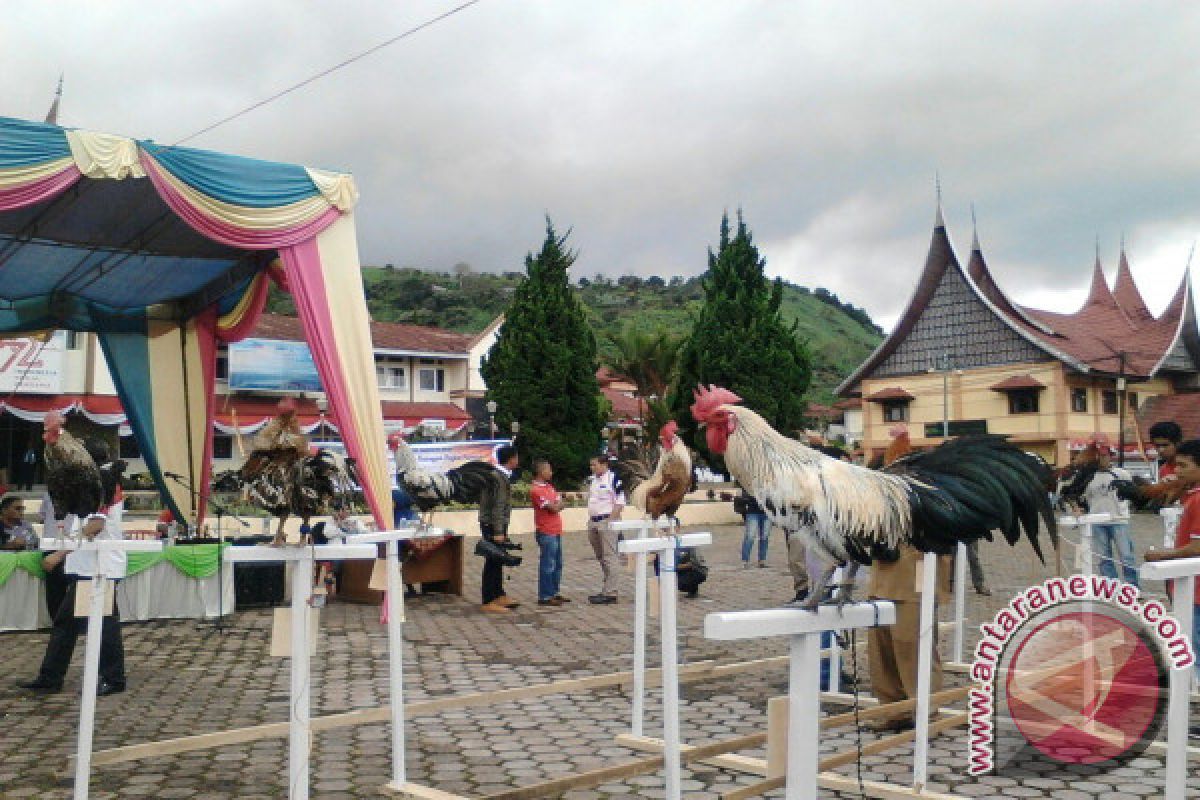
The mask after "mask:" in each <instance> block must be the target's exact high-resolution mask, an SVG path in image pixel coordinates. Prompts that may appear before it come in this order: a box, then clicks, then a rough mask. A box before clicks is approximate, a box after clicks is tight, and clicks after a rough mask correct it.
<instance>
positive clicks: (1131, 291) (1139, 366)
mask: <svg viewBox="0 0 1200 800" xmlns="http://www.w3.org/2000/svg"><path fill="white" fill-rule="evenodd" d="M951 271H956V272H957V276H954V275H952V274H951ZM956 277H961V279H962V280H963V281H964V282H965V283H966V284H967V285H968V286H969V288H970V290H971V291H970V292H969V293H968V294H967V298H968V302H974V300H975V299H977V300H979V301H981V302H982V303H983V305H984V306H986V307H987V310H988V312H990V314H991V315H992V316H993V317H994V318H995V319H996V320H998V321H999V322H1000V323H1002V325H1003V327H1004V328H1007V329H1008V330H1010V331H1012V332H1013V333H1015V334H1017V335H1018V336H1019V337H1021V339H1023V340H1024V341H1025V342H1028V343H1029V345H1032V346H1033V348H1034V350H1032V351H1031V352H1034V353H1038V352H1040V353H1042V354H1044V355H1042V357H1043V358H1045V357H1047V356H1049V357H1050V358H1053V359H1055V360H1058V361H1060V362H1062V363H1064V364H1066V365H1067V366H1068V367H1070V368H1071V369H1073V370H1075V371H1077V372H1081V373H1099V374H1107V375H1116V374H1118V373H1119V372H1121V370H1122V365H1121V360H1122V359H1121V353H1124V354H1125V356H1124V374H1125V375H1127V376H1128V377H1130V378H1132V379H1139V378H1140V379H1146V378H1150V377H1153V376H1155V375H1158V374H1159V373H1160V372H1164V371H1165V372H1189V373H1195V372H1200V332H1198V331H1197V327H1196V315H1195V309H1194V306H1193V301H1192V291H1191V281H1190V273H1189V272H1187V271H1185V274H1184V276H1183V278H1182V279H1181V281H1180V284H1179V288H1178V289H1177V290H1176V292H1175V296H1174V298H1173V299H1172V300H1171V302H1170V304H1168V306H1167V308H1166V309H1165V310H1164V311H1163V313H1162V314H1161V315H1160V316H1158V317H1157V318H1156V317H1154V315H1153V314H1152V313H1151V312H1150V311H1149V309H1148V308H1147V307H1146V304H1145V301H1144V300H1143V299H1142V296H1141V293H1140V292H1139V291H1138V288H1137V285H1136V284H1135V282H1134V280H1133V274H1132V272H1131V270H1130V269H1129V260H1128V257H1127V255H1126V252H1125V247H1124V243H1123V242H1122V247H1121V258H1120V265H1119V267H1118V270H1117V279H1116V283H1115V285H1114V287H1113V288H1112V289H1110V288H1109V285H1108V281H1107V280H1106V279H1105V276H1104V269H1103V267H1102V265H1101V263H1100V259H1099V256H1097V258H1096V262H1095V264H1094V265H1093V267H1092V282H1091V286H1090V289H1089V291H1088V296H1087V299H1086V300H1085V301H1084V303H1083V306H1082V307H1080V308H1079V309H1078V310H1077V311H1075V312H1074V313H1066V314H1064V313H1058V312H1052V311H1043V310H1040V309H1033V308H1026V307H1024V306H1020V305H1018V304H1016V303H1014V302H1012V300H1010V299H1009V298H1008V296H1007V295H1006V294H1005V293H1004V292H1003V291H1002V290H1001V289H1000V287H999V285H998V284H997V283H996V280H995V279H994V278H993V276H992V274H991V270H990V269H989V268H988V265H987V262H986V260H985V259H984V257H983V252H982V248H981V247H980V245H979V237H978V234H976V235H975V236H974V237H973V241H972V243H971V258H970V261H969V262H968V265H967V268H966V269H965V270H964V269H963V268H962V267H961V266H960V265H959V263H958V260H957V258H956V257H955V255H954V250H953V246H952V245H951V243H950V239H949V237H948V235H947V233H946V227H945V222H944V221H943V218H942V212H941V207H940V205H939V207H938V211H937V216H936V218H935V222H934V230H933V236H932V239H931V241H930V244H929V253H928V255H927V256H926V260H925V267H924V269H923V270H922V272H921V276H920V278H919V279H918V280H917V287H916V290H915V291H914V293H913V296H912V298H911V299H910V300H909V303H908V306H907V307H906V308H905V310H904V312H903V313H902V314H901V316H900V319H899V320H898V321H897V323H896V326H895V328H894V329H893V331H892V332H891V334H889V335H888V337H887V338H886V339H884V341H883V342H882V343H881V344H880V345H879V347H877V348H876V349H875V352H873V353H872V354H871V355H870V356H869V357H868V358H867V360H866V361H864V362H863V363H862V364H861V365H860V366H859V367H858V369H856V370H855V371H854V372H853V373H852V374H851V375H850V376H849V377H848V378H846V380H845V381H843V382H842V384H841V385H840V386H839V387H838V388H837V393H838V394H839V395H842V396H848V395H852V394H857V393H858V392H859V391H860V384H861V382H862V381H863V380H865V379H867V378H869V377H871V376H872V375H874V374H875V373H876V372H877V371H878V370H879V368H880V367H881V365H884V364H885V362H887V361H888V359H889V358H890V357H891V356H892V355H893V354H895V353H896V351H897V350H898V349H899V348H900V346H901V345H902V344H903V343H904V342H905V340H907V339H908V338H909V337H910V336H911V335H912V334H913V331H914V329H916V328H917V326H918V323H919V322H920V321H921V319H922V316H923V315H924V314H925V313H926V311H927V309H928V308H929V306H930V301H931V300H932V299H933V297H934V295H935V293H936V292H937V291H938V289H939V286H941V285H942V284H943V282H944V281H946V280H948V279H954V278H956ZM972 298H973V299H972ZM992 324H993V325H994V324H996V323H992ZM997 330H1002V328H997ZM1014 341H1015V340H1014ZM1022 346H1024V345H1022ZM1034 360H1036V359H1034ZM922 371H923V370H922ZM884 372H885V374H891V375H895V374H897V372H896V371H895V370H894V368H893V370H892V371H891V372H890V373H887V371H886V370H885V371H884ZM867 399H869V400H870V399H874V396H873V397H871V398H867Z"/></svg>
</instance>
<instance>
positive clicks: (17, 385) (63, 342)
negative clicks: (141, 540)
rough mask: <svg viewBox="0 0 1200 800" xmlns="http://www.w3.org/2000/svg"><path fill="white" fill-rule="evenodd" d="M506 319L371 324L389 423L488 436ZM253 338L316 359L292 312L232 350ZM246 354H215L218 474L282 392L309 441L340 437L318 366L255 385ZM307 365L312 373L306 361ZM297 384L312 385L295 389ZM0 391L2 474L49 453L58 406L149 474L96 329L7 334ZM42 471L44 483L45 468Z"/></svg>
mask: <svg viewBox="0 0 1200 800" xmlns="http://www.w3.org/2000/svg"><path fill="white" fill-rule="evenodd" d="M502 320H503V318H500V319H497V320H496V321H495V322H493V323H492V325H490V326H489V327H488V328H487V329H485V330H484V331H483V332H481V333H480V334H478V335H469V334H459V333H453V332H451V331H446V330H442V329H439V328H428V327H423V326H417V325H402V324H398V323H386V322H372V323H371V337H372V341H373V343H374V346H375V374H374V375H373V376H369V379H373V380H375V381H376V382H377V384H378V386H379V394H380V400H381V409H380V411H381V413H382V415H383V419H384V427H385V429H386V430H388V431H394V430H403V431H404V432H406V433H407V434H409V435H410V436H412V435H415V436H417V437H420V438H426V439H463V438H469V437H485V436H486V435H487V434H488V432H489V431H488V426H487V412H486V410H485V409H484V394H485V391H486V387H485V386H484V383H483V378H482V376H481V375H480V372H479V368H480V364H481V362H482V359H483V358H484V357H485V356H486V354H487V352H488V350H490V349H491V346H492V344H494V343H495V338H496V334H497V332H498V330H499V326H500V324H501V323H502ZM255 343H258V344H262V345H264V346H267V345H270V346H274V347H275V349H276V350H284V351H286V350H288V349H289V347H290V349H292V350H294V351H296V353H298V355H297V357H296V360H297V361H299V362H303V361H304V359H305V358H308V360H309V362H311V356H307V348H306V346H304V344H303V343H304V331H303V328H302V326H301V324H300V321H299V320H298V319H296V318H294V317H285V316H280V315H276V314H263V315H262V318H261V319H260V320H259V323H258V325H257V326H256V328H255V330H254V332H253V333H252V334H251V335H250V337H248V339H247V340H246V342H245V343H238V344H234V345H232V348H234V350H235V351H236V349H237V348H239V347H243V346H246V347H248V346H251V345H254V344H255ZM239 358H241V360H242V361H241V363H240V362H239ZM245 358H246V356H245V355H244V354H242V355H240V356H239V354H238V353H237V352H232V353H231V350H230V348H229V347H226V346H221V347H220V348H219V349H218V352H217V363H216V383H215V387H214V393H215V396H216V408H215V415H214V421H213V424H214V432H213V462H214V464H213V466H214V470H215V471H220V470H224V469H230V468H234V467H237V466H239V465H240V464H241V462H242V461H243V460H244V457H245V454H246V453H247V452H248V451H249V448H250V447H251V446H252V443H251V439H252V437H253V434H254V433H255V432H257V431H258V430H259V429H260V428H261V427H262V426H263V425H264V424H266V422H267V421H268V420H269V419H270V418H271V417H272V416H273V415H274V414H275V404H276V403H277V402H278V400H279V398H280V397H282V396H284V395H289V396H291V397H293V398H295V399H296V400H297V406H298V408H297V413H298V416H299V419H300V423H301V425H302V427H303V429H304V430H305V432H306V433H308V435H309V436H310V438H311V439H313V440H314V441H335V440H338V438H339V437H338V433H337V428H336V426H335V425H334V424H333V421H332V419H330V418H329V417H328V416H327V414H328V407H327V405H326V402H325V396H324V393H323V392H321V391H320V387H319V383H317V384H314V383H311V380H312V379H314V378H315V369H313V370H312V372H311V375H307V376H305V375H302V376H300V377H301V378H302V379H301V380H298V381H295V382H292V381H291V379H290V378H291V377H295V376H290V377H289V378H288V379H287V380H278V379H276V378H275V377H274V376H267V377H266V378H265V379H261V378H263V375H256V376H255V377H256V378H260V380H258V381H251V382H248V383H247V382H245V381H242V380H241V376H239V374H238V369H239V366H240V365H242V364H244V361H245ZM300 369H301V372H303V371H304V369H303V365H301V368H300ZM259 372H263V371H262V370H259ZM364 377H367V376H364ZM289 384H290V385H292V386H293V387H304V388H299V389H297V388H288V385H289ZM244 385H248V386H251V387H253V388H242V387H243V386H244ZM0 392H2V393H3V395H2V396H0V397H2V399H0V470H3V471H4V473H5V475H4V476H3V477H5V478H7V480H8V481H10V482H11V481H15V480H16V479H17V478H18V477H19V474H20V472H21V466H20V462H21V460H22V456H23V455H24V453H25V452H26V450H27V449H28V448H29V447H31V446H32V447H34V448H36V449H37V451H38V452H39V453H40V452H41V438H40V436H41V430H42V420H43V418H44V416H45V414H46V412H47V411H50V410H58V411H61V412H63V413H65V414H66V415H67V427H68V430H71V431H73V432H75V433H77V434H80V435H85V436H86V435H101V436H105V437H108V438H110V440H113V441H115V443H117V444H118V445H119V450H120V453H121V456H122V457H123V458H125V459H126V460H127V461H129V462H130V467H129V472H130V473H137V472H140V471H143V470H145V465H144V463H143V462H142V461H141V458H140V455H139V453H138V451H137V445H136V442H135V441H134V438H133V435H132V431H131V430H130V429H129V427H128V425H127V424H126V419H125V414H124V411H123V409H122V408H121V403H120V401H119V399H118V398H117V392H116V388H115V386H114V385H113V381H112V378H111V376H110V375H109V372H108V368H107V366H106V364H105V361H104V356H103V353H102V352H101V349H100V347H99V343H98V341H97V338H96V336H95V335H93V334H87V333H73V332H66V331H58V332H56V333H55V334H54V335H53V337H51V338H50V340H49V341H47V342H40V341H39V340H37V339H8V340H0ZM34 477H35V480H36V481H40V479H41V465H40V464H39V465H38V471H37V473H36V475H35V476H34Z"/></svg>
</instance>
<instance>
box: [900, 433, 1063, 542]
mask: <svg viewBox="0 0 1200 800" xmlns="http://www.w3.org/2000/svg"><path fill="white" fill-rule="evenodd" d="M886 471H888V472H893V473H895V474H898V475H901V476H902V477H903V478H904V479H905V481H906V482H907V484H908V490H909V497H910V502H911V504H912V509H913V535H912V538H913V544H914V545H916V546H917V547H918V548H920V549H922V550H927V551H932V552H936V553H941V554H948V553H952V552H954V549H955V547H956V546H957V543H958V542H960V541H962V542H971V541H974V540H976V539H981V538H988V539H990V538H991V531H993V530H999V531H1000V532H1001V534H1002V535H1003V536H1004V538H1005V539H1006V540H1007V541H1008V543H1009V544H1014V545H1015V544H1016V543H1017V541H1018V540H1019V539H1020V538H1021V533H1022V531H1024V533H1025V536H1026V538H1028V539H1029V542H1030V544H1031V545H1032V547H1033V550H1034V552H1035V553H1036V554H1037V556H1038V558H1039V559H1041V560H1042V562H1043V563H1045V555H1044V553H1043V552H1042V546H1041V542H1040V541H1039V538H1038V528H1039V522H1038V520H1039V518H1040V519H1041V521H1042V524H1044V525H1045V527H1046V530H1047V532H1048V535H1049V537H1050V541H1051V544H1052V545H1053V546H1054V548H1055V549H1056V550H1057V549H1058V532H1057V530H1056V528H1055V524H1054V517H1053V514H1052V510H1051V508H1050V499H1049V496H1048V494H1047V493H1046V491H1045V486H1046V483H1047V481H1048V480H1049V477H1050V476H1049V469H1048V468H1047V466H1046V464H1045V462H1044V461H1042V460H1041V459H1038V458H1036V457H1034V456H1032V455H1030V454H1029V453H1026V452H1024V451H1023V450H1021V449H1020V448H1018V447H1017V446H1016V445H1014V444H1012V443H1010V442H1008V441H1007V440H1006V439H1005V438H1004V437H1001V436H995V435H987V434H982V435H976V436H963V437H960V438H958V439H954V440H951V441H949V442H946V443H945V444H943V445H941V446H940V447H938V448H935V449H933V450H928V451H925V452H923V453H914V454H912V455H909V456H905V457H904V458H902V459H900V460H899V461H897V462H896V463H895V464H893V465H891V466H890V467H888V468H887V470H886Z"/></svg>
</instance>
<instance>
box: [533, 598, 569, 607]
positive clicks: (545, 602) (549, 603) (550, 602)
mask: <svg viewBox="0 0 1200 800" xmlns="http://www.w3.org/2000/svg"><path fill="white" fill-rule="evenodd" d="M562 604H563V601H562V600H559V599H558V598H557V597H551V598H550V599H548V600H538V605H539V606H561V605H562Z"/></svg>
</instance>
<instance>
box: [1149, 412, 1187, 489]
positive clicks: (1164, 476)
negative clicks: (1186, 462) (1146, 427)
mask: <svg viewBox="0 0 1200 800" xmlns="http://www.w3.org/2000/svg"><path fill="white" fill-rule="evenodd" d="M1181 441H1183V429H1182V428H1180V427H1179V425H1178V424H1177V423H1174V422H1171V421H1169V420H1167V421H1164V422H1156V423H1154V424H1153V425H1151V426H1150V442H1151V443H1152V444H1153V445H1154V449H1155V450H1157V451H1158V479H1159V480H1160V481H1173V480H1175V478H1176V477H1177V476H1178V467H1177V466H1176V464H1175V456H1176V448H1177V447H1179V443H1180V442H1181Z"/></svg>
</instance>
